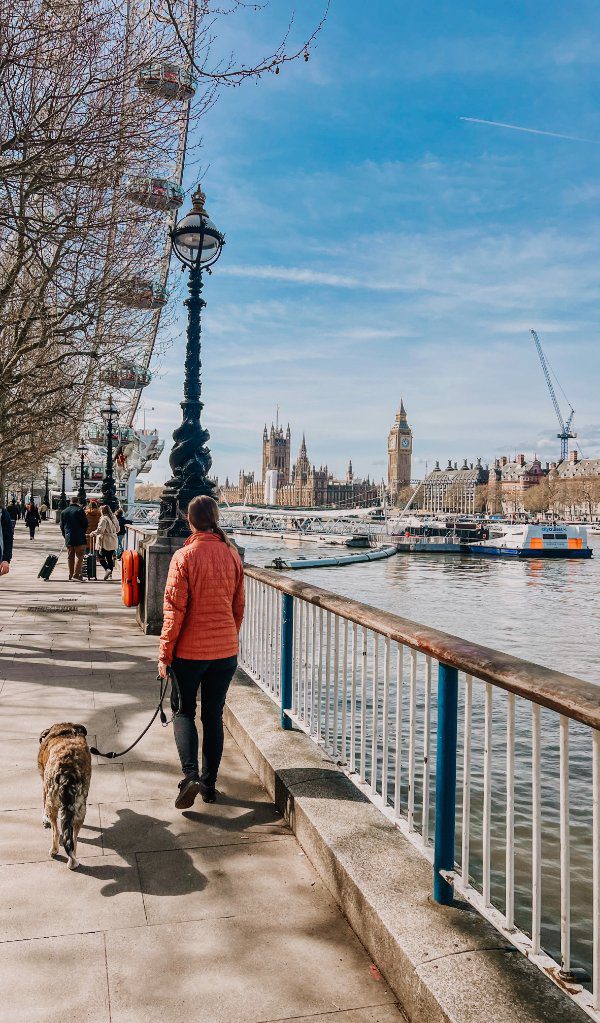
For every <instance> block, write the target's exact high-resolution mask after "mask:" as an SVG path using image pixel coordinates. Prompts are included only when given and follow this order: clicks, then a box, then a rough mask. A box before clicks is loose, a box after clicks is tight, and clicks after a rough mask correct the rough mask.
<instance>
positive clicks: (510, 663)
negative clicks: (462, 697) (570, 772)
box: [245, 565, 600, 730]
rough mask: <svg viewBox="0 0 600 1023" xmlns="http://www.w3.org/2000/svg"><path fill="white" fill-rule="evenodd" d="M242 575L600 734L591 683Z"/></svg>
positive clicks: (388, 615)
mask: <svg viewBox="0 0 600 1023" xmlns="http://www.w3.org/2000/svg"><path fill="white" fill-rule="evenodd" d="M245 573H246V575H248V576H250V577H251V578H253V579H256V580H257V581H259V582H262V583H266V584H268V585H269V586H272V587H273V588H274V589H276V590H279V591H280V592H282V593H288V594H290V596H293V597H297V598H299V599H300V600H304V601H306V602H307V603H309V604H315V605H316V606H317V607H320V608H322V609H323V610H324V611H331V612H333V613H334V614H336V615H339V617H340V618H345V619H346V620H347V621H350V622H355V623H356V624H357V625H362V626H365V627H366V628H368V629H372V630H374V631H376V632H378V633H379V634H380V635H382V636H385V637H386V638H388V639H390V640H392V641H394V642H397V643H402V644H403V645H404V646H409V647H411V648H412V649H413V650H418V651H420V652H421V653H424V654H427V655H429V656H431V657H435V659H436V660H437V661H440V662H442V663H444V664H447V665H449V666H450V667H453V668H458V670H459V671H464V672H466V673H467V674H469V675H475V676H477V678H479V679H482V680H483V681H484V682H490V683H491V684H492V685H496V686H498V687H499V688H500V689H504V690H506V692H509V693H514V695H515V696H521V697H523V698H524V699H525V700H529V701H530V702H531V703H536V704H539V705H540V706H542V707H547V708H548V709H549V710H553V711H555V712H556V713H557V714H563V715H564V716H565V717H568V718H571V719H572V720H573V721H579V722H581V724H584V725H588V726H589V727H590V728H595V729H599V730H600V686H597V685H595V684H594V683H593V682H586V681H585V680H584V679H580V678H577V677H576V676H574V675H566V674H565V673H564V672H561V671H555V670H554V669H553V668H547V667H544V665H542V664H536V663H535V662H533V661H526V660H524V659H522V658H520V657H514V656H513V655H512V654H506V653H502V652H501V651H500V650H494V649H492V648H491V647H486V646H482V645H480V644H478V643H472V642H470V641H469V640H466V639H461V638H460V637H459V636H453V635H452V634H451V633H448V632H442V631H440V630H439V629H432V628H431V627H430V626H428V625H420V624H418V623H417V622H413V621H411V620H410V619H408V618H402V617H401V616H400V615H396V614H393V613H392V612H390V611H382V610H380V609H379V608H375V607H372V606H371V605H370V604H363V603H361V602H360V601H358V600H352V598H351V597H343V596H341V595H340V594H337V593H332V592H330V591H329V590H324V589H322V588H321V587H319V586H314V585H313V584H312V583H307V582H304V581H303V580H298V579H290V578H288V577H287V576H282V575H280V574H278V573H277V572H272V571H270V570H269V569H268V568H258V567H257V566H255V565H246V566H245Z"/></svg>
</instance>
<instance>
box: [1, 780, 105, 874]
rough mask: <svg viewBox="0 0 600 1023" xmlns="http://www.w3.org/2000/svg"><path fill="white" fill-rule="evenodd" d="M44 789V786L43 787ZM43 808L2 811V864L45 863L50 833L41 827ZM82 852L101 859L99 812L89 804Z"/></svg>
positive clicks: (83, 830) (81, 835)
mask: <svg viewBox="0 0 600 1023" xmlns="http://www.w3.org/2000/svg"><path fill="white" fill-rule="evenodd" d="M40 789H41V786H40ZM39 803H40V805H39V806H38V807H36V808H35V809H27V810H2V811H0V864H8V863H36V862H44V863H45V862H46V860H47V859H48V848H49V846H50V831H48V830H47V829H46V828H44V827H43V825H42V810H41V792H40V800H39ZM79 851H80V852H81V853H82V855H83V854H85V856H86V857H87V856H102V855H103V852H104V850H103V848H102V835H101V833H100V810H99V808H98V806H97V805H94V804H92V803H88V808H87V814H86V818H85V824H84V825H83V827H82V829H81V831H80V834H79Z"/></svg>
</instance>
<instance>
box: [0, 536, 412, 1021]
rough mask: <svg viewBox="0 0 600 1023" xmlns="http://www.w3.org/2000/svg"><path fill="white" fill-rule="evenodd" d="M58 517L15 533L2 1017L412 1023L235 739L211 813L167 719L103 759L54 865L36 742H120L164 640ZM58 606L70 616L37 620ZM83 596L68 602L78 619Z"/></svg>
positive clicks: (141, 716) (3, 603)
mask: <svg viewBox="0 0 600 1023" xmlns="http://www.w3.org/2000/svg"><path fill="white" fill-rule="evenodd" d="M59 540H60V537H59V532H58V529H57V527H56V526H55V525H53V524H49V523H46V524H44V525H43V526H42V529H41V530H40V532H38V535H37V537H36V539H35V541H33V542H30V541H29V539H28V538H27V534H26V531H25V528H24V526H23V525H22V524H21V523H18V524H17V531H16V536H15V541H16V542H15V556H14V560H13V565H12V568H11V572H10V575H8V576H7V577H2V578H1V579H0V762H1V770H0V992H1V995H0V998H1V1008H0V1018H2V1019H4V1020H7V1021H10V1023H109V1021H110V1023H141V1021H144V1023H175V1021H177V1023H205V1021H206V1023H221V1021H227V1023H246V1021H248V1023H259V1021H260V1023H267V1021H276V1020H288V1019H294V1020H296V1021H301V1020H308V1019H310V1021H311V1023H401V1021H402V1017H401V1015H400V1013H399V1011H398V1009H397V1007H396V1005H395V1001H394V996H393V994H392V993H391V992H390V990H389V989H388V987H387V986H386V984H385V982H384V981H383V980H382V979H381V977H380V975H379V974H378V971H377V969H376V968H375V967H374V966H373V964H372V962H371V960H370V959H369V957H368V955H367V953H366V952H365V950H364V948H363V947H362V945H361V944H360V943H359V942H358V940H357V939H356V937H355V936H354V934H353V932H352V931H351V930H350V928H349V927H348V925H347V923H346V922H345V920H344V918H343V917H342V915H341V914H340V912H339V910H338V908H337V906H336V905H335V904H334V903H333V902H332V900H331V898H330V896H329V894H328V892H327V890H326V889H325V888H324V886H323V885H322V884H321V882H320V881H319V878H318V877H317V875H316V874H315V872H314V871H313V869H312V867H311V865H310V863H309V862H308V860H307V859H306V857H305V856H304V854H303V853H302V851H301V849H300V847H299V845H298V844H297V842H296V840H295V838H294V837H293V835H292V834H291V832H290V831H289V829H288V828H287V826H286V825H285V823H284V822H283V821H282V819H281V818H280V816H279V814H278V813H277V811H276V809H275V807H274V806H273V805H272V803H271V802H270V801H269V798H268V796H267V795H266V793H265V792H264V790H263V789H262V787H261V785H260V783H259V781H258V779H257V777H256V775H255V774H254V773H253V772H252V770H251V769H250V767H249V765H248V763H247V761H246V760H245V759H244V757H243V756H242V754H241V753H240V751H239V749H238V748H237V746H236V745H235V743H234V741H233V739H232V738H231V737H230V736H229V735H228V736H227V737H226V748H225V757H224V760H223V766H222V774H221V776H220V778H219V785H218V789H219V792H220V798H219V802H218V803H217V804H215V805H214V806H205V804H204V803H202V802H201V801H199V802H198V803H197V804H196V805H195V806H194V808H193V810H189V811H186V812H184V813H181V812H179V811H177V810H175V807H174V805H173V799H174V795H175V791H176V786H177V781H178V778H179V772H178V764H177V758H176V753H175V747H174V743H173V737H172V733H171V729H170V728H166V729H163V728H161V727H160V724H155V725H154V726H153V728H152V730H151V732H150V733H149V735H148V736H147V737H146V738H145V739H144V740H143V741H142V744H141V745H140V746H139V747H137V748H136V749H135V750H134V751H133V752H132V753H131V754H129V755H128V756H127V757H126V759H125V760H124V761H119V762H117V763H114V762H113V763H111V762H107V761H98V758H96V757H94V758H93V760H94V761H96V762H95V763H94V766H93V779H92V787H91V792H90V799H89V803H88V813H87V818H86V822H85V825H84V827H83V828H82V831H81V834H80V840H79V849H78V855H79V858H80V860H81V867H80V868H79V870H77V871H74V872H73V871H70V870H68V869H67V867H66V861H65V857H64V855H62V852H61V858H60V859H59V860H49V859H48V857H47V850H48V848H49V833H48V832H47V831H45V830H44V829H43V828H42V826H41V786H40V780H39V777H38V774H37V768H36V758H37V746H38V736H39V733H40V732H41V731H42V730H43V729H44V728H47V727H48V726H49V725H51V724H52V723H53V722H55V721H65V720H71V721H76V722H81V723H83V724H85V726H86V727H87V729H88V733H89V734H88V738H89V741H90V744H94V745H98V746H99V747H100V748H101V749H102V748H105V749H119V748H121V749H122V748H124V747H125V746H126V745H128V744H129V742H131V741H132V740H133V738H135V736H136V735H137V734H138V733H139V731H141V729H142V727H143V726H144V724H145V723H146V722H147V720H148V719H149V717H150V713H151V709H152V706H153V703H154V701H155V698H156V695H157V684H156V683H155V681H154V680H155V677H156V652H157V640H156V639H155V638H151V637H145V636H143V635H142V634H141V633H140V631H139V629H138V628H137V626H136V625H135V621H134V615H133V613H132V612H131V611H130V610H127V609H126V608H124V607H123V606H122V604H121V600H120V587H119V584H118V583H117V582H113V583H104V582H96V583H87V584H77V583H69V582H68V580H67V570H66V560H65V557H64V555H63V558H62V559H61V561H59V564H58V566H57V568H56V570H55V573H54V575H53V577H52V579H51V581H50V582H49V583H44V582H42V581H41V580H38V579H37V578H36V576H37V572H38V570H39V567H40V566H41V564H42V562H43V560H44V557H45V556H46V554H47V553H48V552H49V551H51V550H58V548H59V546H60V542H59ZM43 605H49V606H50V607H51V608H52V607H54V608H56V607H57V606H60V607H61V608H62V607H63V606H64V607H65V608H68V610H65V611H62V610H61V611H56V610H54V611H52V610H47V611H45V610H43ZM70 605H72V607H73V610H71V608H70Z"/></svg>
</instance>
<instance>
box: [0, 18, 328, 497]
mask: <svg viewBox="0 0 600 1023" xmlns="http://www.w3.org/2000/svg"><path fill="white" fill-rule="evenodd" d="M244 6H245V5H244V4H241V3H239V2H238V0H233V2H232V3H231V5H230V8H229V13H235V11H236V10H237V9H238V8H240V9H241V8H242V7H244ZM126 11H128V12H129V13H126ZM138 11H139V16H138V14H137V13H136V12H138ZM194 12H195V16H194ZM226 13H228V11H227V9H226V8H222V7H218V6H217V5H216V4H212V3H211V2H209V0H199V2H198V3H197V4H195V5H194V4H192V3H191V2H188V0H176V2H175V0H173V2H171V0H150V3H149V4H148V5H143V6H142V5H136V4H132V5H127V7H126V6H125V5H122V4H120V3H118V2H117V0H33V2H31V3H30V4H28V5H25V4H17V5H14V4H12V3H10V2H9V0H0V451H1V454H0V485H2V486H3V485H4V483H3V481H4V478H5V476H6V473H8V472H14V471H15V466H18V465H20V464H22V463H23V460H25V461H27V460H28V459H29V460H31V459H33V457H34V453H35V452H38V451H40V450H41V451H43V453H44V457H47V455H48V454H50V453H52V452H53V451H56V450H57V449H58V447H59V446H60V445H61V444H62V443H63V442H64V441H65V439H66V437H68V436H69V432H70V436H71V438H73V439H74V438H75V437H76V436H77V435H78V433H79V430H80V424H81V420H82V417H83V416H84V415H85V414H86V413H87V412H88V410H89V409H90V408H91V407H92V406H93V404H94V401H95V398H96V396H97V395H98V393H99V391H101V389H102V380H103V376H104V375H105V374H106V371H107V369H110V368H111V367H112V368H114V366H115V365H116V364H117V365H118V363H119V361H120V360H129V361H133V362H135V361H136V360H140V361H144V360H145V359H146V355H147V352H148V344H149V341H148V339H149V327H150V319H151V314H147V313H143V312H139V310H138V309H137V308H134V307H132V304H131V303H130V302H129V301H128V297H129V298H130V297H131V296H130V295H129V296H128V287H130V286H131V285H132V282H134V281H135V280H139V279H140V277H141V278H144V279H146V278H148V277H151V276H152V275H153V274H154V273H155V272H156V268H157V267H158V265H159V264H160V262H161V258H162V255H163V252H164V248H165V235H166V230H167V223H166V219H165V212H164V209H157V208H156V205H153V203H152V202H151V201H146V202H144V198H143V197H142V204H141V205H135V204H134V203H132V192H131V186H132V182H131V177H132V176H134V177H135V178H136V179H141V180H142V182H144V181H145V182H148V181H149V180H152V179H153V178H154V177H156V176H157V175H158V176H160V177H163V178H165V177H169V175H170V174H171V173H172V171H173V168H174V166H175V165H176V163H177V162H178V161H179V165H180V163H181V151H180V150H181V145H182V131H181V127H182V104H181V103H177V102H175V103H174V102H173V98H172V97H170V96H166V95H164V94H163V93H161V92H160V90H159V91H158V92H157V91H156V90H155V91H152V90H150V91H147V90H144V89H143V88H141V86H140V83H141V82H142V80H143V75H144V73H145V71H147V69H148V68H149V67H152V66H153V62H155V64H156V65H157V66H159V67H161V68H162V67H165V66H166V67H170V66H175V67H176V68H179V69H180V70H181V71H182V73H183V74H184V78H185V75H186V74H187V76H188V77H187V79H185V80H186V81H187V82H188V86H189V88H188V98H187V99H186V100H185V103H188V102H190V99H189V92H190V89H191V88H192V86H191V82H192V77H191V71H192V69H195V72H196V75H198V76H199V77H200V79H201V88H200V89H197V90H196V95H195V97H194V99H193V101H192V111H191V120H190V122H189V123H190V125H191V127H192V128H193V127H194V126H195V125H196V124H197V122H198V119H199V118H200V117H201V116H202V114H203V113H204V112H205V111H206V109H207V108H208V107H209V106H210V105H211V103H212V102H213V101H214V98H215V96H216V91H217V89H218V88H219V86H221V85H224V84H227V83H234V82H236V83H237V82H239V81H241V80H242V79H243V78H245V77H250V76H252V75H253V74H254V75H256V74H260V73H262V72H263V71H266V70H271V69H272V68H269V67H267V66H266V64H265V62H264V61H263V62H259V63H258V64H256V65H255V66H254V68H252V67H245V66H244V65H241V66H240V67H239V68H238V74H237V77H236V73H235V72H236V68H235V66H234V63H233V61H230V62H229V63H228V64H227V65H223V66H222V65H221V64H219V62H217V64H216V66H214V67H211V66H210V59H211V58H210V54H211V51H212V45H213V43H214V32H215V18H217V16H218V17H221V16H224V15H225V14H226ZM310 41H311V40H310V39H309V40H308V41H307V43H310ZM302 52H304V50H303V51H302ZM306 52H308V51H306ZM292 56H293V55H290V56H289V57H288V56H287V55H286V54H284V53H283V51H281V52H280V51H277V52H276V54H275V55H274V59H276V60H277V61H279V63H282V62H284V61H285V60H288V59H291V57H292ZM296 56H297V54H296ZM266 63H267V64H268V61H267V62H266ZM273 66H275V65H273ZM179 98H181V97H179ZM186 109H187V108H186ZM186 123H187V121H186ZM185 141H186V139H185V137H184V138H183V143H184V144H185ZM40 438H42V439H43V443H42V444H41V442H40Z"/></svg>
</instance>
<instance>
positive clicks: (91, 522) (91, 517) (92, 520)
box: [85, 501, 100, 547]
mask: <svg viewBox="0 0 600 1023" xmlns="http://www.w3.org/2000/svg"><path fill="white" fill-rule="evenodd" d="M85 514H86V517H87V529H86V540H87V545H88V547H89V546H90V534H91V533H93V532H94V530H95V529H97V528H98V523H99V522H100V508H99V506H98V502H97V501H90V502H89V504H88V506H87V508H86V509H85Z"/></svg>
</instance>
